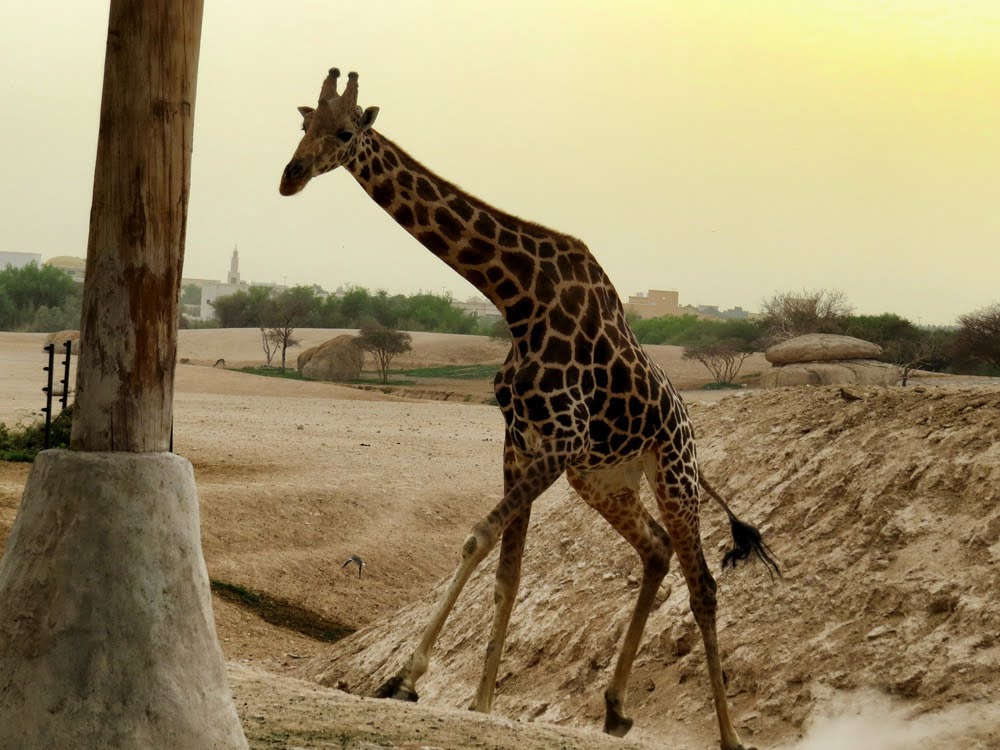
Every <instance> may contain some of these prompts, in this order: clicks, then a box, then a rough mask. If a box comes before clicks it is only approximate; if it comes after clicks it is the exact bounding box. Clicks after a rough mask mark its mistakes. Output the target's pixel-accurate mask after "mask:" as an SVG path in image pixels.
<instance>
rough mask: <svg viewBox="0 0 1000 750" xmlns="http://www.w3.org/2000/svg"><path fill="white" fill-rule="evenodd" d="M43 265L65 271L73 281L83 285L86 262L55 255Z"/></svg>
mask: <svg viewBox="0 0 1000 750" xmlns="http://www.w3.org/2000/svg"><path fill="white" fill-rule="evenodd" d="M45 265H47V266H52V267H53V268H58V269H59V270H60V271H65V272H66V273H68V274H69V275H70V276H72V277H73V281H77V282H79V283H81V284H82V283H83V277H84V275H85V271H86V269H87V261H86V259H84V258H78V257H76V256H75V255H57V256H56V257H54V258H49V259H48V260H47V261H45Z"/></svg>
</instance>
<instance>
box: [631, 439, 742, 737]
mask: <svg viewBox="0 0 1000 750" xmlns="http://www.w3.org/2000/svg"><path fill="white" fill-rule="evenodd" d="M646 477H647V479H648V480H649V483H650V484H651V485H652V486H653V488H654V491H655V494H656V500H657V504H658V506H659V508H660V515H661V516H662V518H663V524H664V526H665V527H666V529H667V533H668V534H669V535H670V539H671V541H672V542H673V546H674V550H675V552H676V553H677V561H678V562H679V563H680V566H681V571H682V572H683V573H684V580H685V582H686V583H687V587H688V594H689V601H690V604H691V612H692V614H693V615H694V619H695V622H696V623H697V624H698V629H699V630H700V631H701V636H702V642H703V643H704V645H705V659H706V661H707V663H708V677H709V683H710V686H711V690H712V699H713V701H714V703H715V713H716V718H717V719H718V722H719V734H720V737H721V743H720V744H721V746H722V750H753V748H747V747H745V746H744V745H743V742H742V740H741V739H740V736H739V734H738V733H737V732H736V729H735V728H734V727H733V723H732V719H731V718H730V715H729V702H728V698H727V696H726V687H725V682H724V679H723V676H722V660H721V657H720V653H719V641H718V635H717V632H716V624H715V615H716V609H717V604H716V583H715V579H714V578H713V577H712V573H711V571H710V570H709V568H708V563H707V562H706V561H705V555H704V552H703V550H702V545H701V530H700V524H699V519H698V511H699V508H700V500H699V496H698V469H697V465H696V464H695V462H694V460H693V457H692V460H690V461H688V462H678V461H670V462H663V461H662V459H659V458H658V459H657V461H656V462H655V463H653V464H652V465H647V467H646Z"/></svg>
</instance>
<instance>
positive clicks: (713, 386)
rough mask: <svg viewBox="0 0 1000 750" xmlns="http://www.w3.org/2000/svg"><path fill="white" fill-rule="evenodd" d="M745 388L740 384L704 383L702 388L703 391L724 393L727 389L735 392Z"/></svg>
mask: <svg viewBox="0 0 1000 750" xmlns="http://www.w3.org/2000/svg"><path fill="white" fill-rule="evenodd" d="M744 387H745V386H743V385H742V384H741V383H706V384H705V385H704V386H702V390H704V391H725V390H729V389H735V390H737V391H739V390H742V389H743V388H744Z"/></svg>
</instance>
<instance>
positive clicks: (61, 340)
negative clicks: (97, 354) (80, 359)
mask: <svg viewBox="0 0 1000 750" xmlns="http://www.w3.org/2000/svg"><path fill="white" fill-rule="evenodd" d="M67 341H72V342H73V346H72V350H71V351H72V353H73V354H79V353H80V332H79V331H56V332H55V333H50V334H49V335H48V336H46V337H45V345H46V346H48V345H49V344H55V345H56V354H59V353H61V352H62V351H63V350H62V349H61V347H62V346H63V344H65V343H66V342H67Z"/></svg>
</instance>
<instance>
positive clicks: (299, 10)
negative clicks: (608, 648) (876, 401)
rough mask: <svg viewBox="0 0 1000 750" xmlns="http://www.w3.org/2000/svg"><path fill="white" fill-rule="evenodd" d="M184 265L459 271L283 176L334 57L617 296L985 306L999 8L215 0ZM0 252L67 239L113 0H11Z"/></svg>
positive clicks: (450, 170) (381, 125) (816, 2)
mask: <svg viewBox="0 0 1000 750" xmlns="http://www.w3.org/2000/svg"><path fill="white" fill-rule="evenodd" d="M205 5H206V9H205V20H204V27H203V33H202V45H201V66H200V77H199V84H198V98H197V104H196V109H195V141H194V164H193V179H192V188H191V207H190V223H189V227H188V235H187V238H188V239H187V255H186V262H185V269H184V271H185V275H186V276H189V277H207V278H224V276H225V273H226V270H227V269H228V265H229V256H230V253H231V251H232V249H233V246H234V245H237V244H238V245H239V250H240V258H241V271H242V274H243V278H244V279H246V280H254V281H276V282H281V281H282V279H283V278H284V277H286V276H287V281H288V283H290V284H292V283H313V282H315V283H318V284H320V285H322V286H324V287H326V288H327V289H334V288H336V287H337V286H339V285H341V284H348V283H353V284H360V285H364V286H369V287H374V288H385V289H388V290H389V291H391V292H414V291H417V290H419V289H424V290H432V291H442V290H449V291H452V292H453V293H454V294H455V295H456V296H457V297H459V298H462V299H464V298H466V297H467V296H469V295H470V294H472V293H473V291H474V290H473V289H472V288H471V287H470V286H468V285H467V284H466V283H465V282H464V281H463V280H462V279H460V278H459V277H458V276H456V275H455V274H454V273H453V272H451V271H450V270H449V269H448V268H447V267H446V266H444V264H442V263H441V262H440V261H438V260H437V259H435V258H434V257H433V256H431V254H430V253H428V252H427V251H425V250H424V249H423V248H422V247H421V246H420V245H418V244H417V243H416V241H414V240H413V239H411V238H410V236H409V235H408V234H406V233H405V232H404V231H403V230H402V229H401V228H399V227H398V226H396V225H395V224H394V223H393V222H392V220H391V219H390V218H389V217H388V216H386V215H385V214H384V213H383V212H382V210H381V209H380V208H378V206H376V205H375V204H374V203H373V202H371V201H370V199H369V198H368V197H367V195H365V193H364V192H363V191H362V190H361V188H360V187H359V186H358V185H357V184H356V183H355V182H354V180H353V178H352V177H350V175H348V174H347V173H345V172H343V171H339V172H335V173H332V174H330V175H327V176H324V177H322V178H320V179H318V180H317V181H314V182H313V183H312V184H310V185H309V187H308V188H307V189H306V191H305V192H304V193H303V194H301V195H298V196H295V197H293V198H282V197H281V196H279V195H278V191H277V186H278V179H279V177H280V174H281V170H282V169H283V167H284V165H285V163H286V162H287V161H288V158H289V157H290V155H291V153H292V151H293V149H294V147H295V145H296V143H297V142H298V138H299V135H300V133H299V126H300V118H299V115H298V113H297V112H296V110H295V108H296V106H298V105H300V104H310V105H313V104H315V99H316V96H317V94H318V91H319V87H320V84H321V83H322V79H323V76H324V74H325V72H326V70H327V68H329V67H331V66H334V65H336V66H338V67H340V68H341V69H342V70H344V71H346V70H357V71H358V72H359V73H360V74H361V79H360V84H361V90H360V96H359V103H360V104H361V105H362V106H369V105H377V106H379V107H381V112H380V114H379V119H378V123H377V125H376V127H377V129H379V130H380V131H381V132H383V133H384V134H385V135H386V136H388V137H389V138H391V139H392V140H394V141H396V142H397V143H398V144H399V145H400V146H402V147H403V148H404V149H406V150H407V151H409V152H410V153H411V154H412V155H413V156H414V157H416V158H417V159H418V160H420V161H422V162H423V163H424V164H426V165H427V166H428V167H429V168H431V169H432V170H434V171H435V172H437V173H439V174H440V175H442V176H443V177H445V178H446V179H448V180H450V181H452V182H455V183H457V184H459V185H461V186H462V187H464V188H465V189H466V190H468V191H469V192H471V193H473V194H475V195H477V196H479V197H480V198H482V199H484V200H486V201H487V202H489V203H492V204H493V205H496V206H497V207H499V208H502V209H505V210H507V211H510V212H512V213H515V214H518V215H521V216H523V217H524V218H528V219H532V220H534V221H537V222H539V223H541V224H544V225H547V226H550V227H553V228H556V229H559V230H561V231H564V232H567V233H570V234H574V235H576V236H578V237H580V238H581V239H583V240H584V241H585V242H587V244H588V245H589V246H590V248H591V250H592V251H593V252H594V254H595V255H596V256H597V257H598V259H599V260H600V261H601V263H602V264H603V265H604V267H605V269H606V270H607V271H608V273H609V274H610V276H611V278H612V280H613V281H614V282H615V284H616V285H617V287H618V291H619V292H620V293H621V294H622V296H623V297H627V296H628V295H629V294H633V293H635V292H636V291H639V290H645V289H647V288H650V287H651V288H661V289H677V290H679V291H680V295H681V302H682V304H683V303H695V304H716V305H721V306H724V307H731V306H735V305H740V306H743V307H744V308H747V309H756V308H757V307H758V305H759V303H760V301H761V300H762V299H763V298H764V297H766V296H768V295H770V294H771V293H772V292H773V291H775V290H779V289H781V290H787V289H798V288H809V289H814V288H819V287H832V288H838V289H842V290H844V291H845V292H846V293H847V295H848V297H849V298H850V299H851V300H852V301H853V303H854V304H855V305H856V307H857V310H858V311H859V312H865V313H878V312H883V311H894V312H898V313H901V314H903V315H906V316H909V317H911V318H912V319H914V320H915V321H917V320H919V321H922V322H923V323H950V322H952V321H953V320H954V318H955V316H956V315H957V314H960V313H962V312H965V311H968V310H970V309H972V308H974V307H978V306H981V305H984V304H988V303H991V302H993V301H997V300H998V299H1000V2H996V0H963V1H959V0H729V1H728V2H726V1H723V0H662V1H656V0H645V1H640V0H614V1H611V0H608V1H607V2H598V1H597V0H558V1H557V0H506V1H505V2H502V3H497V2H485V1H481V0H424V1H422V2H421V1H417V0H413V1H412V2H408V1H407V0H392V1H391V2H390V1H388V0H384V1H381V2H380V1H378V0H351V1H350V2H347V1H344V2H336V1H334V0H311V1H302V2H299V1H296V0H288V2H281V3H277V2H272V1H271V0H268V1H266V2H265V1H264V0H258V1H255V0H240V1H237V0H207V2H206V3H205ZM0 8H2V11H0V71H2V72H0V83H2V87H3V90H2V104H0V108H2V109H0V111H2V115H3V116H2V120H0V123H2V124H0V127H2V133H3V138H2V139H0V164H2V168H0V199H2V200H3V212H2V217H3V220H2V222H0V250H6V251H26V252H40V253H42V255H43V256H44V257H46V258H47V257H50V256H53V255H61V254H68V255H80V256H82V255H84V254H85V252H86V242H87V222H88V218H89V211H90V199H91V189H92V181H93V168H94V157H95V153H96V139H97V127H98V116H99V108H100V96H101V82H102V75H103V58H104V46H105V36H106V31H107V9H108V3H107V1H106V0H62V1H61V2H45V1H44V0H38V1H37V2H24V1H23V0H17V1H16V2H15V1H14V0H0Z"/></svg>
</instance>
